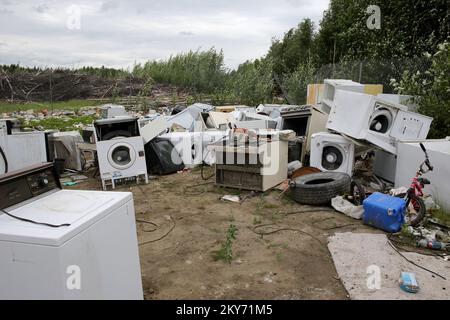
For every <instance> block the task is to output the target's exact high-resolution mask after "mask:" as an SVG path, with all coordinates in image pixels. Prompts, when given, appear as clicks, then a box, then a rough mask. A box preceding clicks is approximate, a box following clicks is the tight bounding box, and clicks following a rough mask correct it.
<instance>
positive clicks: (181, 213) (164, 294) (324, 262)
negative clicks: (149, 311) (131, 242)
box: [71, 168, 367, 299]
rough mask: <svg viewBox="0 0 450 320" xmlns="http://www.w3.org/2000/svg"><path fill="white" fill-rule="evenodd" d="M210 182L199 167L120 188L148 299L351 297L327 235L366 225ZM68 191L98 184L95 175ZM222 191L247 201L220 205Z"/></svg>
mask: <svg viewBox="0 0 450 320" xmlns="http://www.w3.org/2000/svg"><path fill="white" fill-rule="evenodd" d="M205 171H206V170H205ZM210 173H212V169H211V168H208V170H207V171H206V173H205V175H207V174H210ZM213 181H214V179H213V178H212V179H210V180H208V181H206V182H205V181H204V180H202V178H201V176H200V172H199V170H198V169H194V170H193V171H191V172H183V173H177V174H173V175H168V176H162V177H157V178H156V179H152V180H151V181H150V182H149V184H147V185H144V184H141V185H136V184H135V183H132V184H131V183H130V184H128V185H122V186H118V187H117V188H116V190H115V191H130V192H132V193H133V195H134V203H135V210H136V219H137V221H138V222H137V229H138V240H139V243H140V246H139V248H140V260H141V270H142V279H143V286H144V294H145V298H146V299H347V297H348V295H347V292H346V290H345V289H344V287H343V285H342V284H341V281H340V280H339V278H338V276H337V273H336V269H335V267H334V264H333V261H332V258H331V255H330V253H329V251H328V249H327V247H326V243H327V237H328V236H329V235H331V234H333V233H335V232H344V231H356V232H358V231H359V230H364V231H366V232H367V227H365V226H364V225H362V224H361V222H360V221H358V220H354V219H352V218H349V217H347V216H345V215H343V214H340V213H338V212H336V211H334V210H333V209H332V208H331V207H330V208H327V207H320V208H319V207H311V206H302V205H299V204H297V203H295V202H294V201H292V200H291V198H290V195H289V193H286V194H284V195H281V192H280V191H278V190H272V191H268V192H265V193H256V194H255V195H253V196H252V197H251V193H249V192H248V191H239V190H235V189H226V188H220V187H216V186H214V183H213ZM205 183H206V184H205ZM71 188H76V189H91V190H100V189H101V184H100V181H98V180H96V179H93V178H90V179H88V180H85V181H83V182H80V183H79V184H77V185H76V186H75V187H71ZM225 194H240V195H241V196H245V195H249V197H248V198H246V199H245V200H244V201H243V202H242V203H233V202H225V201H222V200H220V198H221V196H223V195H225ZM280 195H281V197H280ZM230 224H233V225H235V226H236V227H237V228H238V231H237V235H236V239H235V240H234V241H233V244H232V252H233V259H232V261H231V263H227V262H224V261H222V260H217V259H215V252H216V251H218V250H219V249H220V248H221V245H222V243H223V242H224V241H225V239H226V234H227V230H228V228H229V226H230ZM255 227H257V228H256V229H255ZM280 229H283V230H280ZM277 230H278V231H277ZM257 233H269V234H267V235H260V234H257Z"/></svg>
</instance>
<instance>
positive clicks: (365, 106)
mask: <svg viewBox="0 0 450 320" xmlns="http://www.w3.org/2000/svg"><path fill="white" fill-rule="evenodd" d="M432 120H433V119H432V118H430V117H427V116H424V115H421V114H418V113H414V112H410V111H407V107H406V106H403V105H400V104H396V103H393V102H390V101H387V100H383V99H382V98H380V97H375V96H372V95H368V94H364V93H358V92H351V91H344V90H337V91H336V94H335V98H334V102H333V106H332V109H331V112H330V115H329V117H328V123H327V129H329V130H333V131H336V132H339V133H343V134H345V135H348V136H349V137H352V138H354V139H363V140H366V141H368V142H370V143H372V144H374V145H376V146H378V147H380V148H382V149H384V150H385V151H387V152H389V153H392V154H396V153H397V142H398V141H403V140H410V139H425V138H426V136H427V135H428V131H429V130H430V125H431V121H432Z"/></svg>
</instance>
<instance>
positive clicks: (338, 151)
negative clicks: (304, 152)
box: [310, 132, 355, 176]
mask: <svg viewBox="0 0 450 320" xmlns="http://www.w3.org/2000/svg"><path fill="white" fill-rule="evenodd" d="M354 162H355V145H354V143H353V142H352V141H351V140H350V139H347V138H345V137H343V136H341V135H339V134H332V133H327V132H319V133H315V134H313V135H312V136H311V157H310V165H311V166H312V167H316V168H318V169H320V170H322V171H331V172H343V173H347V174H348V175H350V176H352V174H353V165H354Z"/></svg>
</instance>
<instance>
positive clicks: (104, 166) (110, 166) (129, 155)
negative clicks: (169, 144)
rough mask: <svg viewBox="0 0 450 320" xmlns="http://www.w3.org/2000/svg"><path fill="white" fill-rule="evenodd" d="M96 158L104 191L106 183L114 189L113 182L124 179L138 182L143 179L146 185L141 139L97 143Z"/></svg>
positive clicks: (145, 166) (117, 139) (118, 139)
mask: <svg viewBox="0 0 450 320" xmlns="http://www.w3.org/2000/svg"><path fill="white" fill-rule="evenodd" d="M97 157H98V164H99V168H100V178H101V179H102V185H103V189H104V190H106V182H107V181H111V184H112V188H113V189H114V188H115V180H118V179H124V178H131V177H136V179H137V180H139V179H140V178H141V177H143V178H144V180H145V183H148V173H147V164H146V162H145V151H144V141H143V139H142V137H140V136H138V137H131V138H116V139H112V140H105V141H97Z"/></svg>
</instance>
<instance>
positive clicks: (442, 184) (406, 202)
mask: <svg viewBox="0 0 450 320" xmlns="http://www.w3.org/2000/svg"><path fill="white" fill-rule="evenodd" d="M382 91H383V87H382V86H381V85H364V84H360V83H357V82H353V81H351V80H342V79H326V80H325V81H324V83H323V84H313V85H309V86H308V98H307V102H308V104H307V105H301V106H300V105H275V104H264V105H263V104H262V105H259V106H258V107H256V108H254V107H249V106H217V107H214V106H212V105H207V104H201V103H196V104H193V105H190V106H188V107H184V108H183V107H176V108H174V109H173V110H172V112H171V114H170V115H164V114H159V113H150V114H148V115H146V116H144V117H136V116H131V115H129V114H128V113H127V112H126V111H125V108H124V107H123V106H118V105H105V106H103V107H102V108H101V113H100V117H101V119H99V120H96V121H95V122H94V123H93V125H92V127H90V128H86V129H84V130H83V132H82V134H80V133H79V132H78V131H75V132H57V133H54V132H33V133H19V132H14V131H17V130H18V129H17V126H16V124H15V123H14V122H13V121H8V120H5V121H3V122H0V123H3V128H4V129H2V132H4V133H3V134H2V135H1V136H0V146H2V150H3V152H2V155H3V158H5V160H4V161H3V162H2V161H0V172H1V171H2V167H1V166H2V165H3V167H4V169H11V170H13V169H17V167H18V166H24V165H25V164H30V163H33V162H46V161H54V162H55V165H57V167H58V168H60V169H61V168H64V169H69V170H72V171H75V172H77V171H78V172H79V171H82V170H83V169H84V168H86V167H90V166H96V167H98V172H99V175H100V179H101V181H102V186H103V189H104V190H106V189H107V188H108V187H109V186H111V187H112V188H113V189H114V188H115V186H116V184H117V183H118V182H122V181H130V180H132V181H136V182H138V183H139V182H140V181H144V182H145V183H148V181H149V175H155V174H158V175H165V174H171V173H175V172H179V171H181V170H184V169H186V168H188V169H189V168H193V167H195V166H200V165H209V166H214V171H215V183H216V185H218V186H223V187H231V188H239V189H247V190H253V191H266V190H269V189H271V188H274V187H276V186H279V185H281V186H279V187H278V188H281V189H283V190H284V191H287V190H288V189H290V191H291V195H292V197H293V199H294V200H295V201H297V202H299V203H301V204H326V203H328V204H329V203H330V202H332V204H333V206H334V207H335V208H337V209H338V210H339V211H345V212H348V211H350V212H351V214H350V215H351V216H353V217H355V218H362V217H363V216H364V221H365V222H366V223H367V224H370V225H373V226H376V227H379V228H381V229H384V230H386V231H389V232H396V231H398V230H399V229H400V227H401V225H403V223H404V222H405V221H404V219H400V218H399V217H403V216H404V218H405V219H406V223H408V224H410V225H412V226H416V225H418V224H419V223H420V222H421V221H422V220H423V217H424V215H425V213H426V209H427V206H428V209H429V208H430V207H433V206H436V205H435V203H434V201H433V199H438V200H439V205H440V206H441V207H442V208H443V209H444V210H449V209H450V202H449V201H450V200H448V199H446V197H445V194H446V193H448V191H449V190H448V188H449V187H448V185H447V184H446V181H445V177H447V176H449V175H450V172H448V168H446V166H444V165H443V163H444V162H447V163H448V160H449V153H450V151H449V150H450V141H449V139H448V138H446V139H441V140H426V138H427V135H428V131H429V129H430V124H431V122H432V119H431V118H430V117H427V116H424V115H422V114H419V113H417V112H416V110H417V106H415V105H414V103H413V100H412V97H410V96H404V95H394V94H383V93H382ZM34 136H36V137H34ZM20 139H22V140H23V141H24V142H23V144H24V145H23V148H22V147H20V146H19V145H18V143H19V142H17V141H18V140H20ZM33 139H35V140H36V139H41V140H42V141H45V144H42V143H39V142H36V143H34V144H33V143H32V142H31V141H32V140H33ZM13 145H14V147H12V146H13ZM32 145H34V146H39V147H33V146H32ZM24 149H27V150H35V149H36V151H33V152H32V153H30V155H29V158H30V159H25V158H27V157H24V156H23V154H22V151H20V150H24ZM423 150H428V153H429V154H430V157H429V158H426V160H425V161H424V162H423V164H422V165H421V167H420V169H419V170H417V167H418V166H419V164H420V163H421V162H422V160H423V159H424V154H423ZM38 157H39V159H38ZM427 157H428V154H427ZM6 158H9V159H6ZM24 159H25V160H27V161H26V163H21V162H24ZM430 159H432V161H433V165H434V166H435V167H436V168H437V170H435V171H432V170H431V169H432V166H431V164H430V161H431V160H430ZM38 160H39V161H38ZM2 163H3V164H2ZM4 169H3V171H5V170H4ZM445 170H447V172H446V171H445ZM427 172H429V173H428V176H427V177H430V178H432V181H433V184H432V185H431V186H432V187H431V188H428V189H430V190H427V191H428V192H429V193H430V195H429V196H428V198H426V197H425V196H424V194H423V192H422V189H423V188H424V187H425V185H428V184H429V183H430V181H429V180H428V179H426V178H424V177H421V175H422V174H425V173H427ZM288 179H290V180H288ZM411 181H412V182H411ZM410 184H411V187H410V188H405V186H409V185H410ZM389 192H391V193H392V195H394V196H397V198H399V199H401V200H402V202H398V203H397V205H398V206H399V207H396V208H395V209H396V210H394V211H396V212H399V213H398V216H397V215H395V217H394V216H390V219H387V220H386V221H384V220H383V221H378V220H377V219H375V220H376V221H374V220H373V219H372V218H369V217H370V214H369V210H368V209H367V208H368V207H370V205H371V204H372V203H373V202H374V201H378V202H380V203H383V201H386V203H387V204H386V205H387V206H388V207H389V208H390V206H392V204H390V201H391V200H392V199H391V198H392V196H391V195H388V193H389ZM369 195H370V196H369ZM342 196H345V197H343V198H336V197H342ZM377 197H378V198H379V200H376V199H378V198H377ZM332 200H333V201H332ZM347 200H349V201H347ZM365 203H367V207H361V205H363V204H365ZM388 204H389V205H388ZM352 205H353V206H354V207H352ZM355 207H356V208H355ZM382 209H383V210H384V209H386V208H382ZM390 209H392V208H390ZM405 212H406V213H407V214H405ZM375 215H376V214H375ZM376 216H377V215H376ZM395 219H397V220H395ZM391 220H392V221H394V220H395V221H396V222H395V223H394V222H392V221H391Z"/></svg>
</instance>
